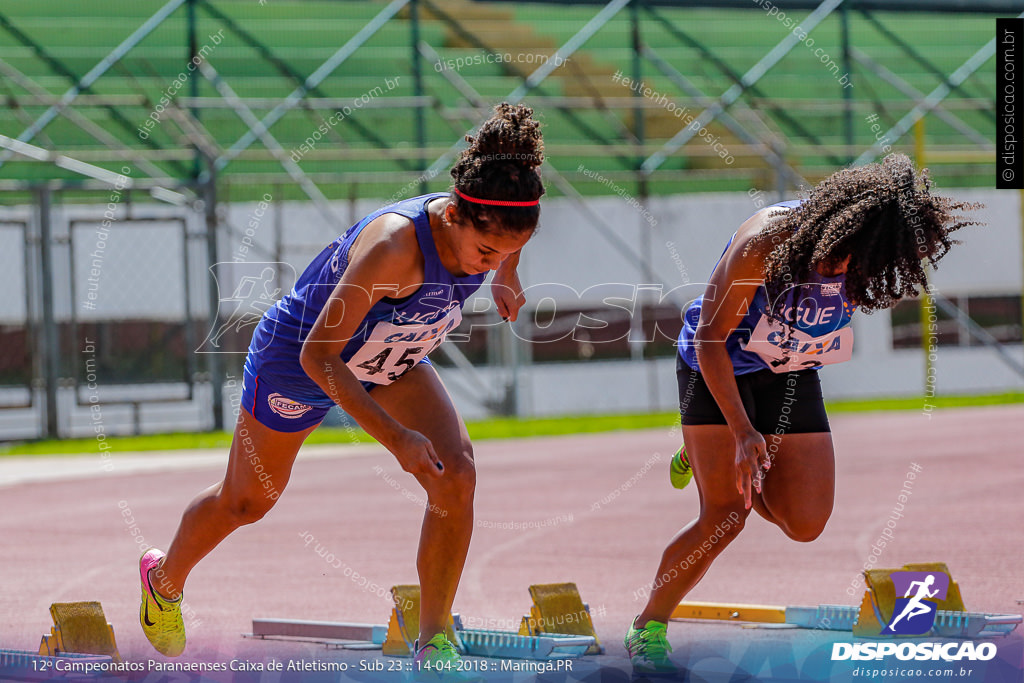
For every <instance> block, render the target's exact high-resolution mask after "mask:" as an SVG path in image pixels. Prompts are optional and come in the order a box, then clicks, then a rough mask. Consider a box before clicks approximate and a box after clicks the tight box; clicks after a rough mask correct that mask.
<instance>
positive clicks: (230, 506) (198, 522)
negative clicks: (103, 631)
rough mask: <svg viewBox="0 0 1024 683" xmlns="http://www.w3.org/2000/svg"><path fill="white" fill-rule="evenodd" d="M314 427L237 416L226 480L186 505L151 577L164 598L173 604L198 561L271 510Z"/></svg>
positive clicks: (250, 416) (242, 411) (245, 414)
mask: <svg viewBox="0 0 1024 683" xmlns="http://www.w3.org/2000/svg"><path fill="white" fill-rule="evenodd" d="M315 428H316V427H315V426H314V427H310V428H309V429H307V430H305V431H302V432H294V433H285V432H277V431H274V430H272V429H269V428H268V427H265V426H263V425H262V424H260V423H259V422H257V421H256V418H254V417H253V416H252V414H251V413H249V412H248V411H246V410H244V409H243V410H241V411H239V416H238V422H237V423H236V424H235V434H234V437H233V439H232V441H231V451H230V455H229V457H228V468H227V472H226V473H225V475H224V480H223V481H221V482H220V483H218V484H214V485H213V486H211V487H210V488H208V489H206V490H205V491H203V492H202V493H200V494H199V495H198V496H197V497H196V498H195V499H194V500H193V501H192V502H191V503H190V504H189V506H188V508H186V510H185V513H184V514H183V515H182V518H181V523H180V524H179V525H178V531H177V533H175V535H174V540H173V541H172V542H171V547H170V548H169V549H168V551H167V557H166V558H165V559H164V560H163V562H162V563H161V565H160V566H159V567H158V568H157V569H156V570H155V571H153V572H152V573H151V576H150V578H151V580H152V581H153V586H154V587H155V588H157V590H158V592H159V593H160V594H161V595H162V596H164V597H166V598H170V599H177V597H178V596H179V595H181V591H182V588H183V587H184V585H185V580H186V578H187V577H188V575H189V572H191V571H192V568H193V567H195V566H196V564H197V563H198V562H199V561H200V560H201V559H203V558H204V557H206V555H207V554H209V552H210V551H211V550H213V549H214V548H216V547H217V545H218V544H219V543H220V542H221V541H223V540H224V539H225V538H226V537H227V536H228V534H230V533H231V532H232V531H234V530H235V529H237V528H238V527H240V526H242V525H243V524H252V523H253V522H255V521H257V520H259V519H260V518H262V517H263V515H265V514H266V513H267V512H268V511H269V510H270V508H272V507H273V506H274V503H275V501H276V500H277V499H278V497H279V496H280V495H281V492H282V491H284V487H285V486H286V485H287V484H288V478H289V476H290V475H291V470H292V463H294V462H295V455H296V453H298V451H299V446H301V445H302V442H303V441H304V440H305V438H306V437H307V436H308V435H309V433H310V432H312V431H313V430H314V429H315Z"/></svg>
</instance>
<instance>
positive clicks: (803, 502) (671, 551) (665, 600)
mask: <svg viewBox="0 0 1024 683" xmlns="http://www.w3.org/2000/svg"><path fill="white" fill-rule="evenodd" d="M683 439H684V441H685V443H686V451H687V453H688V454H689V457H690V464H691V466H692V467H693V477H694V480H695V481H696V482H697V489H698V491H699V493H700V513H699V514H698V516H697V519H695V520H693V521H692V522H690V523H689V524H688V525H687V526H685V527H684V528H683V529H682V530H681V531H680V532H679V533H678V534H676V536H675V537H674V538H673V539H672V541H671V542H670V543H669V545H668V548H666V549H665V552H664V554H663V555H662V558H661V564H660V565H659V566H658V574H657V578H656V579H655V583H654V588H653V590H652V591H651V595H650V597H649V598H648V601H647V605H646V606H645V607H644V610H643V611H642V612H641V613H640V615H639V617H637V620H636V623H637V624H638V625H640V626H642V625H644V624H646V623H647V622H648V621H649V620H652V619H653V620H655V621H662V622H665V621H668V619H669V617H670V616H671V615H672V611H673V610H674V609H675V607H676V605H678V604H679V601H680V600H682V599H683V597H684V596H685V595H686V594H687V593H689V592H690V590H691V589H692V588H693V587H694V586H695V585H697V582H698V581H700V580H701V578H702V577H703V576H704V574H705V572H707V570H708V568H709V567H710V566H711V563H712V562H714V560H715V558H716V557H718V555H719V554H720V553H721V552H722V551H723V550H724V549H725V547H726V546H727V545H728V544H729V542H730V541H732V539H733V538H735V537H736V535H737V534H738V533H739V532H740V531H741V530H742V529H743V523H744V520H745V519H746V517H747V515H748V514H749V511H748V510H744V508H743V497H742V496H741V495H740V493H739V492H738V491H737V490H736V484H735V482H736V477H735V473H734V467H735V465H734V457H735V451H736V444H735V441H734V439H733V437H732V433H731V432H730V431H729V428H728V427H726V426H723V425H702V426H684V427H683ZM773 439H777V441H772V440H773ZM765 440H766V442H768V443H769V444H773V443H774V444H775V446H776V447H777V448H776V449H775V450H774V451H773V452H774V453H775V457H774V458H773V461H772V467H771V469H770V470H769V471H768V472H767V473H766V474H765V478H764V482H763V486H762V492H761V494H760V495H758V494H757V492H756V491H755V492H754V494H753V496H754V497H753V508H754V509H755V510H757V511H758V512H759V513H760V514H761V516H762V517H764V518H765V519H766V520H768V521H769V522H772V523H774V524H776V525H778V526H779V528H781V529H782V531H783V532H785V534H786V535H787V536H789V537H790V538H792V539H794V540H797V541H812V540H814V539H815V538H817V537H818V535H819V534H821V531H822V530H823V529H824V528H825V523H826V522H827V521H828V518H829V516H830V515H831V514H832V503H833V498H834V494H835V456H834V453H833V448H832V435H831V434H829V433H828V432H820V433H811V434H787V435H784V436H775V435H766V436H765ZM691 559H692V561H690V560H691Z"/></svg>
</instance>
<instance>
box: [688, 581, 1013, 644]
mask: <svg viewBox="0 0 1024 683" xmlns="http://www.w3.org/2000/svg"><path fill="white" fill-rule="evenodd" d="M900 571H912V572H931V573H936V574H945V575H946V576H947V577H948V578H949V587H948V590H947V594H946V597H945V598H944V599H942V600H941V601H938V609H936V611H935V622H934V623H933V625H932V628H931V631H929V632H928V633H927V634H922V635H931V636H938V637H943V638H990V637H996V636H1006V635H1009V634H1010V633H1012V632H1013V630H1014V629H1015V628H1017V625H1018V624H1020V623H1021V622H1022V621H1024V617H1022V616H1021V615H1020V614H990V613H986V612H968V611H967V609H966V607H964V604H963V598H962V597H961V594H960V587H959V586H958V585H957V584H956V582H955V581H953V579H952V577H950V576H949V569H948V568H947V567H946V565H945V564H943V563H941V562H929V563H922V564H908V565H904V566H903V567H902V568H900V569H870V570H868V571H865V572H864V579H865V582H866V583H867V590H866V591H865V592H864V597H863V599H862V601H861V604H860V606H859V607H853V606H850V605H818V606H817V607H802V606H791V607H782V606H774V605H742V604H731V603H714V602H686V601H684V602H681V603H679V606H678V607H676V609H675V610H674V611H673V613H672V618H673V619H715V620H721V621H740V622H753V623H759V624H773V625H778V626H779V627H785V626H787V625H788V626H791V627H794V628H810V629H821V630H826V631H851V632H852V633H853V634H854V635H855V636H860V637H865V638H879V637H889V636H883V635H882V630H883V629H884V628H885V625H886V624H888V623H889V621H890V620H891V619H892V615H893V610H894V608H895V605H896V593H895V589H894V584H893V581H892V578H891V576H890V575H891V574H892V573H893V572H900ZM766 628H767V627H766Z"/></svg>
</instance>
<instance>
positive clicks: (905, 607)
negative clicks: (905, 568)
mask: <svg viewBox="0 0 1024 683" xmlns="http://www.w3.org/2000/svg"><path fill="white" fill-rule="evenodd" d="M890 578H892V583H893V586H894V587H895V588H896V596H897V597H896V606H895V607H894V608H893V611H892V613H893V619H892V621H890V622H889V624H888V625H887V626H886V627H885V628H884V629H882V635H901V636H918V635H923V634H925V633H928V632H929V631H931V630H932V625H933V624H934V623H935V611H936V610H937V609H938V601H939V600H945V598H946V591H947V590H949V576H947V575H946V574H943V573H941V572H935V573H933V572H893V573H892V574H890ZM900 594H902V595H903V597H902V598H901V597H899V596H900Z"/></svg>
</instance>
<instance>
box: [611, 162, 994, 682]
mask: <svg viewBox="0 0 1024 683" xmlns="http://www.w3.org/2000/svg"><path fill="white" fill-rule="evenodd" d="M973 208H977V206H976V205H970V204H964V203H958V202H953V201H951V200H949V199H946V198H942V197H934V196H932V195H931V194H930V193H929V181H928V178H927V174H926V173H922V174H921V177H915V175H914V168H913V165H912V164H911V162H910V159H908V158H907V157H906V156H905V155H902V154H891V155H889V156H887V157H886V158H885V160H884V161H883V163H882V164H871V165H869V166H864V167H861V168H855V169H846V170H843V171H839V172H838V173H835V174H833V175H832V176H830V177H829V178H827V179H825V180H824V181H822V182H821V183H820V184H819V185H818V186H817V187H815V188H814V189H813V190H812V191H811V192H810V195H809V196H808V197H807V199H805V200H804V201H802V202H801V201H797V202H782V203H780V204H776V205H774V206H771V207H767V208H765V209H763V210H761V211H758V212H757V213H755V214H754V215H753V216H752V217H751V218H749V219H748V220H747V221H746V222H745V223H743V225H741V226H740V228H739V230H738V231H737V232H736V234H735V235H733V238H732V239H731V240H730V241H729V244H728V246H727V247H726V249H725V253H723V254H722V257H721V259H720V260H719V262H718V264H717V265H716V266H715V269H714V272H713V273H712V275H711V281H710V283H709V284H708V287H707V289H706V290H705V293H704V296H703V297H701V298H699V299H697V300H695V301H694V302H693V303H692V304H690V306H689V307H688V308H687V310H686V312H685V314H684V324H683V329H682V331H681V333H680V335H679V342H678V346H679V357H678V359H677V377H678V382H679V408H680V413H681V415H682V425H683V441H684V442H685V443H686V451H685V454H683V453H682V452H680V453H677V454H676V456H675V457H674V458H673V463H672V465H673V475H674V476H673V483H674V484H676V485H677V486H678V487H679V488H681V487H682V486H685V485H686V483H687V481H688V479H689V475H690V468H691V467H692V475H693V478H694V479H696V481H697V489H698V492H699V494H700V512H699V514H698V516H697V518H696V519H695V520H693V521H692V522H690V524H688V525H687V526H686V527H684V528H683V529H682V530H681V531H680V532H679V533H678V534H677V535H676V536H675V538H673V539H672V541H671V542H670V543H669V545H668V548H666V549H665V552H664V554H663V555H662V558H661V564H660V565H659V567H658V573H657V575H656V579H655V581H654V584H653V587H652V591H651V594H650V597H649V599H648V602H647V605H646V606H645V607H644V609H643V611H642V612H641V613H640V614H639V615H638V616H637V618H636V619H635V620H634V623H633V625H632V627H631V628H630V630H629V633H628V634H627V635H626V648H627V650H628V651H629V654H630V658H631V659H632V662H633V667H634V670H635V671H638V672H644V673H655V674H657V673H674V672H676V671H677V670H676V667H675V666H674V665H673V664H672V662H671V661H670V660H669V658H668V652H670V651H671V648H670V647H669V644H668V640H667V638H666V628H667V626H666V624H667V622H668V619H669V617H670V616H671V614H672V611H673V610H674V609H675V607H676V606H677V605H678V604H679V601H680V600H681V599H682V598H683V596H684V595H686V594H687V593H688V592H689V591H690V589H692V588H693V587H694V586H695V585H696V584H697V582H698V581H700V579H701V577H702V576H703V575H704V573H705V572H706V571H707V570H708V568H709V567H710V566H711V563H712V562H713V561H714V559H715V557H717V556H718V554H719V553H721V552H722V550H724V549H725V547H726V546H727V545H728V544H729V542H730V541H731V540H732V539H733V538H735V537H736V535H737V534H738V533H739V532H740V531H741V530H742V529H743V523H744V520H745V519H746V517H747V515H748V514H750V509H751V507H753V509H755V510H757V512H758V513H759V514H760V515H761V516H762V517H764V518H765V519H766V520H768V521H769V522H772V523H774V524H776V525H778V526H779V528H781V529H782V531H783V532H784V533H785V534H786V535H787V536H789V537H790V538H792V539H794V540H797V541H805V542H806V541H813V540H814V539H815V538H817V537H818V535H819V534H820V533H821V532H822V530H823V529H824V528H825V523H826V522H827V521H828V518H829V516H830V515H831V513H832V500H833V493H834V489H835V462H834V453H833V449H832V435H831V433H830V431H829V424H828V417H827V416H826V414H825V406H824V403H823V402H822V396H821V385H820V383H819V380H818V372H817V369H818V368H819V367H821V366H822V365H827V364H831V363H839V362H842V361H845V360H849V359H850V354H851V352H852V344H853V330H852V329H851V328H850V327H849V323H850V317H851V315H852V314H853V312H854V310H856V309H863V310H866V311H873V310H879V309H885V308H889V307H891V306H893V305H894V304H895V303H896V302H897V301H899V300H900V299H902V298H903V297H906V296H914V295H916V294H917V291H918V289H917V288H918V287H923V286H924V285H925V284H926V274H925V263H926V262H929V263H931V264H932V265H935V263H936V262H937V261H938V260H939V259H941V258H942V257H943V256H944V255H945V254H946V252H947V251H949V249H950V246H951V244H953V242H952V241H951V240H950V238H949V234H950V233H951V232H953V231H954V230H957V229H959V228H961V227H963V226H965V225H971V224H974V223H973V222H972V221H962V220H959V217H958V216H956V215H954V212H956V211H960V210H965V209H973ZM769 469H770V473H769Z"/></svg>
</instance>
